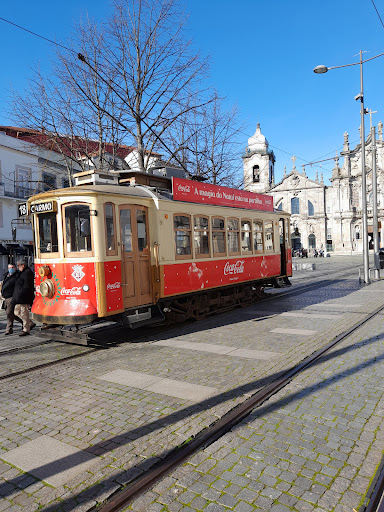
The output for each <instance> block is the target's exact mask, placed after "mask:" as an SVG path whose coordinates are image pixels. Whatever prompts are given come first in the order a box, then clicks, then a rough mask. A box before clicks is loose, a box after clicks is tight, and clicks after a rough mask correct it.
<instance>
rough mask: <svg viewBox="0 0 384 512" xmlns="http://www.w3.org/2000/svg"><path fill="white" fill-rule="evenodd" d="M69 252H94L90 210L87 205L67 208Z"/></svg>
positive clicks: (66, 230) (67, 242)
mask: <svg viewBox="0 0 384 512" xmlns="http://www.w3.org/2000/svg"><path fill="white" fill-rule="evenodd" d="M65 233H66V247H67V252H89V251H92V237H91V217H90V209H89V206H88V205H85V204H72V205H70V206H67V207H66V208H65Z"/></svg>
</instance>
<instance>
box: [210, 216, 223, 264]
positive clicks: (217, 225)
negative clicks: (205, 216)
mask: <svg viewBox="0 0 384 512" xmlns="http://www.w3.org/2000/svg"><path fill="white" fill-rule="evenodd" d="M212 246H213V255H214V256H224V255H225V254H226V247H225V221H224V219H222V218H221V217H213V218H212Z"/></svg>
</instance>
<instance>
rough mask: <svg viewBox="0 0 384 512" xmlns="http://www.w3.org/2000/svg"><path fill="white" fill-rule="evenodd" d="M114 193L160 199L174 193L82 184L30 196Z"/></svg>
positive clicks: (41, 197)
mask: <svg viewBox="0 0 384 512" xmlns="http://www.w3.org/2000/svg"><path fill="white" fill-rule="evenodd" d="M95 193H98V194H113V195H118V196H135V197H148V198H153V197H154V196H155V197H156V198H158V199H164V200H172V194H170V193H168V194H167V193H166V192H164V193H162V192H160V191H159V190H157V189H155V188H149V187H145V186H141V185H136V186H128V185H127V186H122V185H81V186H75V187H66V188H59V189H55V190H49V191H47V192H41V193H40V194H36V195H34V196H32V197H31V198H30V200H32V201H35V200H40V199H46V198H48V197H57V196H64V195H65V196H74V195H83V194H86V195H87V194H95Z"/></svg>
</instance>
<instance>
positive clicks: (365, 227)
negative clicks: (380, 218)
mask: <svg viewBox="0 0 384 512" xmlns="http://www.w3.org/2000/svg"><path fill="white" fill-rule="evenodd" d="M360 102H361V103H360V115H361V134H360V137H361V195H362V197H361V208H362V210H363V262H364V282H365V283H366V284H368V283H369V253H368V222H367V182H366V174H365V129H364V114H365V110H364V92H363V52H362V50H360Z"/></svg>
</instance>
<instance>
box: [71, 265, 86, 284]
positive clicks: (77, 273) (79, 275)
mask: <svg viewBox="0 0 384 512" xmlns="http://www.w3.org/2000/svg"><path fill="white" fill-rule="evenodd" d="M83 268H84V267H83V265H73V267H72V269H73V272H72V277H73V278H74V279H76V281H77V282H78V283H79V282H80V281H81V280H82V279H83V277H84V276H85V274H84V272H83Z"/></svg>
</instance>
